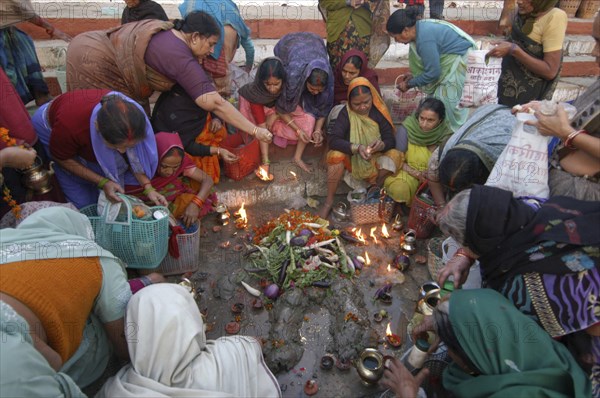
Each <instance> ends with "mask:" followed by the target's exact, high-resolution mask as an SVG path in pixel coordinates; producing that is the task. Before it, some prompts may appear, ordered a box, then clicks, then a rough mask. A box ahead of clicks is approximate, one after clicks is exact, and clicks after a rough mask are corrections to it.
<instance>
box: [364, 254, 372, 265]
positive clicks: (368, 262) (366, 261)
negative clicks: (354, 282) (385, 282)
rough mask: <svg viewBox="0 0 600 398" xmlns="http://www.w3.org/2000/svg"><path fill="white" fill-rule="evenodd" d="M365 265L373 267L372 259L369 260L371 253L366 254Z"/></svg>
mask: <svg viewBox="0 0 600 398" xmlns="http://www.w3.org/2000/svg"><path fill="white" fill-rule="evenodd" d="M365 264H366V265H371V259H370V258H369V252H365Z"/></svg>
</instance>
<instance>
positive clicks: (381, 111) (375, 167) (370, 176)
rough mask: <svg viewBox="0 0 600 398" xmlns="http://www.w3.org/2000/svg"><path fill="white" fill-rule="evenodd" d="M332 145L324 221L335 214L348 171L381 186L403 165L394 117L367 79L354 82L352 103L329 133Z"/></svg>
mask: <svg viewBox="0 0 600 398" xmlns="http://www.w3.org/2000/svg"><path fill="white" fill-rule="evenodd" d="M328 144H329V152H327V198H326V199H325V204H324V205H323V207H322V208H321V210H320V211H319V215H320V216H321V217H323V218H325V217H327V216H328V214H329V211H330V210H331V206H332V205H333V199H334V197H335V192H336V190H337V187H338V185H339V183H340V181H341V180H342V177H344V170H347V171H348V172H349V173H350V174H351V176H352V179H354V180H357V182H358V183H364V184H366V185H379V186H380V185H382V184H383V181H384V180H385V178H386V177H387V176H389V175H391V174H394V173H396V171H397V170H398V168H399V167H400V165H401V164H402V161H403V157H402V153H400V152H399V151H398V150H397V149H396V140H395V138H394V124H393V123H392V117H391V116H390V113H389V111H388V109H387V107H386V106H385V103H384V102H383V99H382V98H381V96H380V95H379V93H378V92H377V90H376V89H375V87H373V85H372V84H371V83H370V82H369V80H367V79H366V78H364V77H357V78H355V79H353V80H352V81H351V82H350V85H349V86H348V102H347V103H346V106H345V107H344V108H343V109H342V110H341V111H340V113H339V115H338V118H337V120H336V122H335V125H334V126H333V129H332V131H330V132H329V136H328Z"/></svg>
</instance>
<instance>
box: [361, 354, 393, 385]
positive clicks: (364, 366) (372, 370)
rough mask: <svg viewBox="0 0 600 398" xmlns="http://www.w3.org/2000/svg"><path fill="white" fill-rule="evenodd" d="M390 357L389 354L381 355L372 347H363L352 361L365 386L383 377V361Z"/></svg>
mask: <svg viewBox="0 0 600 398" xmlns="http://www.w3.org/2000/svg"><path fill="white" fill-rule="evenodd" d="M391 358H392V357H391V356H389V355H383V354H382V353H381V352H379V351H377V350H376V349H374V348H365V349H364V350H362V351H361V352H360V354H359V355H358V359H356V360H355V361H354V366H355V367H356V371H357V372H358V375H359V376H360V379H361V380H362V382H363V383H364V384H365V385H367V386H371V385H373V384H375V383H377V382H378V381H379V379H381V378H382V377H383V371H384V370H385V361H386V360H388V359H391Z"/></svg>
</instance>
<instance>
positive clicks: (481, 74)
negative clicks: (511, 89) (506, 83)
mask: <svg viewBox="0 0 600 398" xmlns="http://www.w3.org/2000/svg"><path fill="white" fill-rule="evenodd" d="M487 52H488V50H471V51H469V53H468V54H467V75H466V77H465V86H464V88H463V93H462V97H461V98H460V106H461V107H463V108H470V107H478V106H481V105H485V104H497V103H498V79H499V78H500V74H501V73H502V58H495V57H486V56H485V55H486V54H487Z"/></svg>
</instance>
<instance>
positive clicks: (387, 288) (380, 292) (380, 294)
mask: <svg viewBox="0 0 600 398" xmlns="http://www.w3.org/2000/svg"><path fill="white" fill-rule="evenodd" d="M391 291H392V284H391V283H386V284H385V285H383V286H382V287H380V288H379V289H377V291H376V292H375V295H374V296H373V298H375V299H376V300H379V299H382V298H385V297H386V296H388V297H389V295H390V292H391Z"/></svg>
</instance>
